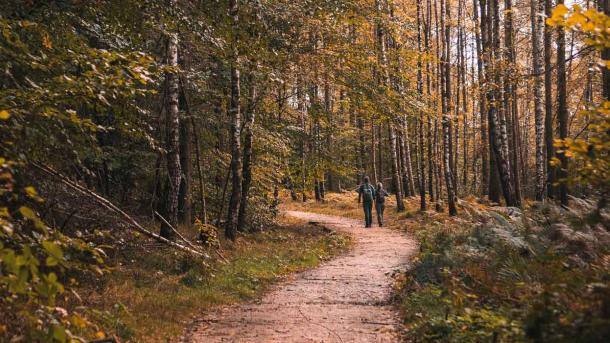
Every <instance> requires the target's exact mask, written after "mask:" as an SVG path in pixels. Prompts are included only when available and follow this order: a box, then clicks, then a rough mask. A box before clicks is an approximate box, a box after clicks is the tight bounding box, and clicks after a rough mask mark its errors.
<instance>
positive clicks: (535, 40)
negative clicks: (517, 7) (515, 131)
mask: <svg viewBox="0 0 610 343" xmlns="http://www.w3.org/2000/svg"><path fill="white" fill-rule="evenodd" d="M530 10H531V21H532V71H533V74H534V122H535V131H536V180H535V189H536V200H538V201H542V200H543V199H544V142H543V135H544V120H543V111H544V110H543V103H542V75H541V73H542V52H541V49H540V38H541V30H542V29H543V25H544V19H543V17H542V13H543V12H544V2H543V0H531V2H530Z"/></svg>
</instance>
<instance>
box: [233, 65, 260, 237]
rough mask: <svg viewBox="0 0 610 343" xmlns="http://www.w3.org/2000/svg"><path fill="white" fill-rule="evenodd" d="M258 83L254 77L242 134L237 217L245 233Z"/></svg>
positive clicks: (238, 224) (238, 225) (239, 229)
mask: <svg viewBox="0 0 610 343" xmlns="http://www.w3.org/2000/svg"><path fill="white" fill-rule="evenodd" d="M255 82H256V81H255V80H254V77H252V78H251V80H250V105H249V106H248V110H247V111H246V113H245V117H244V125H243V128H242V133H243V135H244V157H243V166H242V175H243V179H242V184H241V199H240V201H239V214H238V216H237V230H238V231H243V230H244V228H245V226H246V218H247V214H248V201H249V199H248V198H249V195H250V186H251V185H252V147H253V143H254V134H253V132H252V129H253V126H254V119H255V116H256V83H255Z"/></svg>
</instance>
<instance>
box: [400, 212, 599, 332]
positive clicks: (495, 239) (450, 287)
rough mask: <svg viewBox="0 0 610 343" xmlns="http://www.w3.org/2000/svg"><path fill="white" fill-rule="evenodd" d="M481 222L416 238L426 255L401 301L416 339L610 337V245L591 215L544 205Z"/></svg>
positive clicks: (420, 257) (411, 275)
mask: <svg viewBox="0 0 610 343" xmlns="http://www.w3.org/2000/svg"><path fill="white" fill-rule="evenodd" d="M480 213H481V214H482V215H481V216H479V217H475V218H471V219H472V222H468V225H464V222H460V225H459V226H456V225H450V226H448V227H442V228H440V227H428V228H426V229H425V230H420V231H418V235H419V237H420V239H421V250H420V253H419V255H418V257H417V258H416V260H415V265H414V266H413V268H412V269H411V271H409V272H408V273H407V274H406V278H405V281H404V284H403V287H402V295H401V301H402V308H403V311H404V319H405V324H406V326H407V329H408V333H407V335H408V337H409V338H411V339H413V340H416V341H428V342H436V341H443V342H485V341H489V342H492V341H493V342H517V341H528V340H531V341H539V342H598V341H603V340H604V337H608V336H609V335H610V329H609V328H610V311H608V309H609V308H610V287H608V286H607V285H608V281H610V264H608V259H607V256H608V253H609V252H610V250H608V246H610V237H609V235H608V234H607V233H606V232H605V230H603V229H601V228H599V225H598V226H591V224H590V223H589V221H588V215H587V212H583V213H579V212H577V211H575V210H564V209H561V208H560V207H558V206H552V205H546V206H542V207H541V206H537V207H535V208H531V209H527V210H526V211H524V213H521V214H520V215H519V216H514V217H510V216H508V215H506V216H505V215H503V214H501V211H499V209H495V208H492V209H488V210H481V211H480ZM568 223H569V225H567V224H568ZM590 237H595V239H592V238H590Z"/></svg>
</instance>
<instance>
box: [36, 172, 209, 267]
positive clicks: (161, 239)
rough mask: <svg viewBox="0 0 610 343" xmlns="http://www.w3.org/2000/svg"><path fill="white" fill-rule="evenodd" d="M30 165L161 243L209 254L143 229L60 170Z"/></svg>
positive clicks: (197, 253)
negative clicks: (116, 214) (114, 213)
mask: <svg viewBox="0 0 610 343" xmlns="http://www.w3.org/2000/svg"><path fill="white" fill-rule="evenodd" d="M30 164H31V165H33V166H34V167H35V168H37V169H39V170H41V171H42V172H44V173H46V174H48V175H50V176H53V177H55V178H57V179H58V180H59V181H61V182H62V183H63V184H64V185H66V186H68V187H70V188H72V189H74V190H76V191H78V192H80V193H81V194H83V195H87V196H89V197H91V198H92V199H94V200H95V201H96V202H97V203H98V204H100V205H101V206H102V207H104V208H106V209H108V210H110V211H113V212H116V213H118V214H119V215H120V216H121V217H122V219H123V221H124V222H126V223H127V224H129V225H130V226H132V227H134V228H135V230H136V231H138V232H140V233H142V234H144V235H146V236H148V237H150V238H153V239H155V240H157V241H159V242H161V243H164V244H167V245H169V246H172V247H174V248H176V249H178V250H182V251H184V252H187V253H189V254H191V255H195V256H197V257H203V258H209V256H208V255H207V254H205V253H202V252H200V251H197V250H195V249H192V248H190V247H188V246H185V245H182V244H180V243H176V242H173V241H171V240H169V239H167V238H164V237H161V236H160V235H158V234H156V233H154V232H151V231H148V230H147V229H145V228H144V227H143V226H142V225H140V223H138V222H137V221H136V220H135V219H133V217H131V216H130V215H128V214H127V213H125V212H124V211H123V210H121V209H120V208H119V207H117V206H116V205H114V204H113V203H112V202H110V201H109V200H108V199H106V198H104V197H102V196H101V195H98V194H97V193H95V192H93V191H91V190H90V189H88V188H85V187H83V186H81V185H79V184H78V183H76V182H74V181H72V180H70V179H69V178H68V177H67V176H64V175H63V174H61V173H60V172H58V171H56V170H54V169H53V168H51V167H48V166H45V165H43V164H40V163H37V162H30Z"/></svg>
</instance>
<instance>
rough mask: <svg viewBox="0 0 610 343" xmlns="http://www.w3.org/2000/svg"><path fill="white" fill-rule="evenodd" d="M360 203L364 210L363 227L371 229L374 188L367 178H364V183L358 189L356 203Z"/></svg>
mask: <svg viewBox="0 0 610 343" xmlns="http://www.w3.org/2000/svg"><path fill="white" fill-rule="evenodd" d="M360 201H362V208H363V209H364V227H371V225H372V223H373V213H372V211H373V201H375V187H374V186H373V185H371V183H370V181H369V177H368V176H365V177H364V183H363V184H361V185H360V187H358V203H360Z"/></svg>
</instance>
